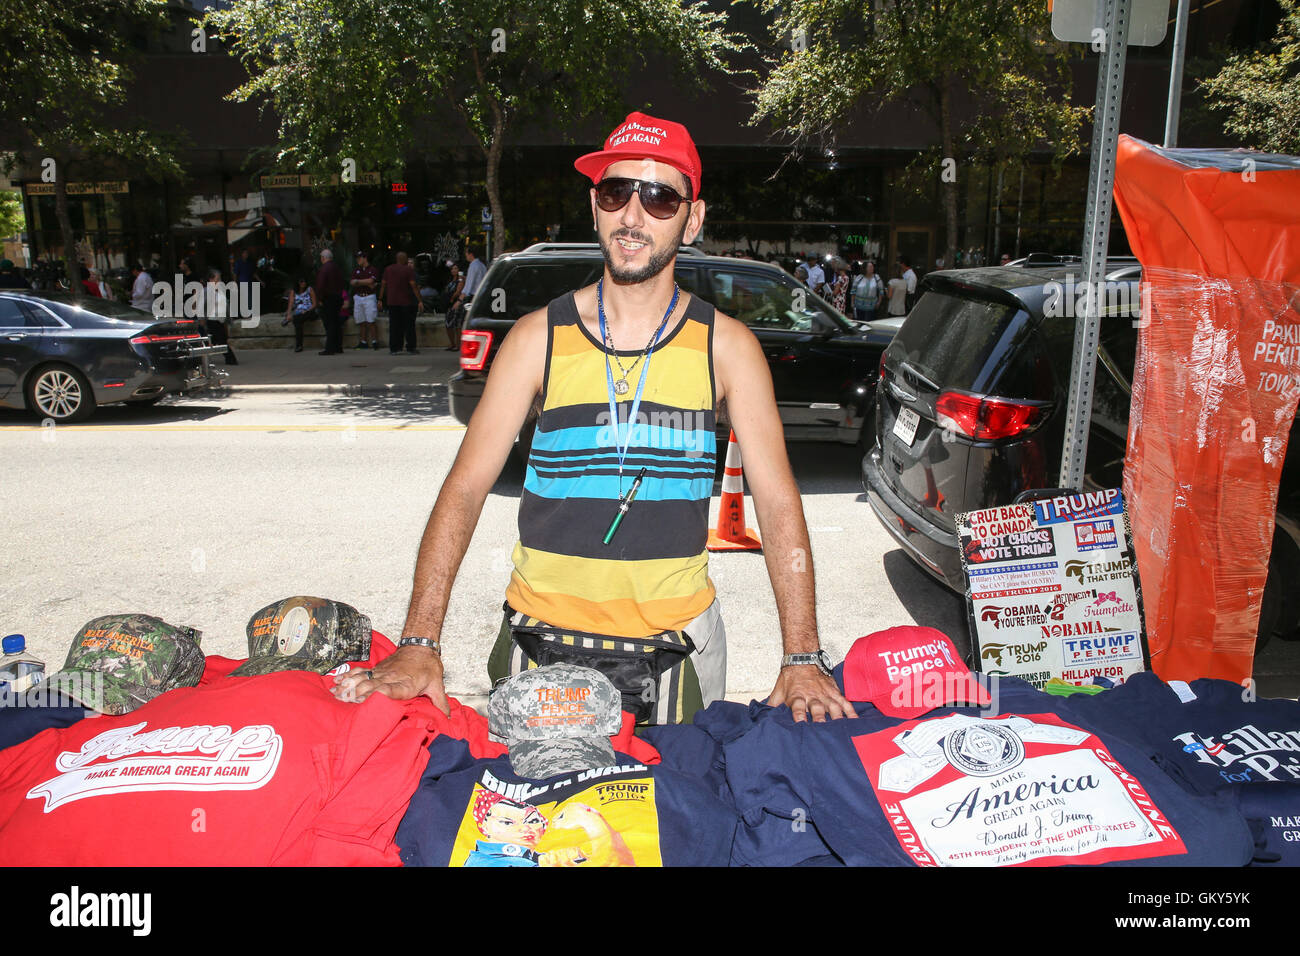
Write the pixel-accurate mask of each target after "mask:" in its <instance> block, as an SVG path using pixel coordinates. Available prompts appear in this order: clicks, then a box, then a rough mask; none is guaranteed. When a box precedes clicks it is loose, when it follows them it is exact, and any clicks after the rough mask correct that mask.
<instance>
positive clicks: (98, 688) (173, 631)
mask: <svg viewBox="0 0 1300 956" xmlns="http://www.w3.org/2000/svg"><path fill="white" fill-rule="evenodd" d="M201 633H202V632H200V631H197V630H195V629H194V628H192V627H177V626H175V625H173V624H168V623H167V622H166V621H164V620H162V619H161V618H157V617H153V616H152V615H149V614H108V615H105V616H104V617H97V618H95V619H94V620H93V621H90V622H89V623H87V624H86V625H85V626H84V627H83V628H82V629H81V630H80V631H78V632H77V636H76V637H75V638H73V641H72V648H71V650H69V651H68V659H67V662H66V663H65V664H64V665H63V669H62V670H61V671H59V672H58V673H57V674H53V675H51V676H50V678H49V679H48V680H47V681H46V682H45V684H44V692H45V693H46V694H56V693H61V694H64V695H66V696H68V697H71V698H72V699H73V700H78V701H80V702H81V703H82V704H84V705H85V706H87V707H89V708H90V709H91V710H97V711H99V712H100V713H103V714H112V715H114V716H116V715H119V714H126V713H130V712H131V711H133V710H135V709H136V708H137V707H140V706H142V705H144V704H147V703H149V701H151V700H153V699H154V698H155V697H157V696H158V695H159V694H163V693H165V692H167V691H169V690H174V689H175V688H177V687H193V686H194V685H195V684H197V683H198V682H199V678H200V677H202V676H203V665H204V661H203V651H202V649H201V648H200V647H199V636H200V634H201Z"/></svg>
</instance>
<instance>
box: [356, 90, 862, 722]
mask: <svg viewBox="0 0 1300 956" xmlns="http://www.w3.org/2000/svg"><path fill="white" fill-rule="evenodd" d="M574 165H575V166H576V167H577V169H578V171H579V172H581V173H583V174H584V175H585V176H587V177H589V179H590V181H591V188H590V189H589V190H588V197H589V202H590V204H591V215H592V219H593V224H594V226H595V230H596V235H597V238H598V240H599V243H600V249H601V255H602V257H603V258H604V263H603V266H604V267H603V269H602V271H601V275H600V279H599V281H598V282H596V283H593V284H592V285H588V286H586V287H584V288H581V289H577V290H574V291H572V292H568V293H565V294H564V295H560V296H557V297H556V298H554V299H553V300H552V301H551V302H550V303H549V304H548V305H547V306H546V307H545V308H542V309H538V310H536V311H534V312H530V313H528V314H527V315H524V316H523V317H522V318H520V319H519V320H518V321H517V322H515V323H514V325H513V327H512V328H511V330H510V334H509V335H508V336H507V337H506V340H505V344H504V345H503V346H502V348H501V351H500V354H499V355H498V356H497V358H496V361H495V362H494V364H493V366H492V370H491V372H490V374H489V375H488V379H487V384H486V386H485V390H484V392H483V395H482V398H481V400H480V403H479V406H478V412H477V413H476V414H475V415H474V417H473V419H472V420H471V421H470V424H469V426H468V431H467V432H466V434H465V439H464V441H463V442H462V443H461V452H460V454H459V455H458V456H457V458H456V461H455V463H454V464H453V465H452V468H451V471H450V472H449V473H448V474H447V476H446V478H445V479H444V480H443V481H442V482H441V487H440V490H439V493H438V499H437V503H436V504H435V505H434V507H433V511H432V514H431V515H430V517H429V520H428V522H427V524H426V526H425V529H424V535H423V537H422V539H421V542H420V548H419V554H418V558H417V560H416V565H415V576H414V582H413V586H412V591H411V600H410V605H409V610H408V613H407V617H406V623H405V625H404V626H403V628H402V632H401V633H402V637H401V639H400V640H399V642H398V644H399V646H398V649H397V651H396V652H395V653H394V654H391V655H390V656H388V657H386V658H385V659H384V660H382V661H380V662H379V663H378V664H376V665H375V666H374V668H373V669H360V668H354V669H353V670H351V671H349V672H348V673H347V674H341V675H339V676H338V677H336V678H335V686H334V688H333V690H334V693H335V694H336V695H337V696H338V697H339V698H340V699H342V700H348V701H364V700H365V699H366V698H367V697H368V696H369V695H370V694H372V693H376V692H378V693H381V694H384V695H386V696H388V697H391V698H394V699H406V698H411V697H414V696H416V695H419V694H424V695H426V696H428V697H430V698H431V699H432V700H433V702H434V704H435V705H437V706H438V707H440V708H441V709H443V710H444V711H446V710H447V708H448V706H449V704H448V700H447V695H446V688H445V686H444V683H443V666H442V657H441V651H442V646H441V645H440V644H439V639H440V637H442V638H445V639H447V640H452V639H453V637H454V635H453V634H452V633H451V631H450V629H447V630H444V629H443V622H444V620H445V618H446V613H447V607H448V602H449V600H450V599H451V596H452V583H453V582H454V581H455V580H456V576H457V571H458V570H459V569H460V565H461V561H462V559H463V558H464V555H465V553H466V550H467V548H468V546H469V542H470V539H471V537H472V535H473V532H474V528H475V526H476V524H477V523H478V520H479V516H480V514H481V513H482V508H483V503H484V501H485V500H486V498H487V496H488V494H489V493H490V492H491V490H492V487H493V485H494V484H495V482H496V480H497V476H498V475H499V474H500V472H501V468H502V466H503V465H504V464H505V461H506V457H507V456H508V455H509V453H510V449H511V447H512V446H513V445H514V444H515V440H516V437H517V436H518V435H519V432H520V430H521V429H522V428H523V427H524V425H525V423H526V421H527V419H528V418H529V416H530V413H531V411H532V409H533V406H534V402H535V401H536V400H537V399H538V397H539V396H541V411H540V418H538V420H537V429H536V436H537V437H536V438H535V440H534V444H533V448H532V452H531V453H530V460H529V465H528V475H529V479H528V487H526V488H525V489H524V492H523V495H522V497H521V498H520V501H519V530H520V539H519V541H518V542H517V543H516V544H515V546H514V549H513V555H514V572H513V574H512V577H511V582H510V585H509V587H508V588H507V590H506V597H507V602H508V603H507V605H506V608H505V616H504V619H503V621H502V626H501V630H500V631H499V632H498V637H497V644H496V646H495V647H494V648H493V651H492V654H491V655H490V657H489V659H488V680H489V684H491V683H494V682H495V680H496V679H497V678H498V677H505V676H507V675H509V674H512V673H518V672H520V671H521V670H523V669H525V668H527V667H529V666H534V663H535V662H534V661H533V658H531V657H530V656H529V651H528V650H527V648H532V650H533V653H536V654H539V655H540V654H544V655H546V657H547V658H548V659H558V660H559V661H561V662H566V663H579V662H582V663H585V665H586V666H592V667H596V668H597V669H600V667H601V666H602V665H603V666H605V667H608V668H610V669H611V670H612V671H613V672H614V673H613V677H614V680H615V683H616V685H617V686H618V687H619V690H620V691H621V692H622V697H623V701H624V705H625V707H627V709H629V710H634V711H636V716H637V719H638V720H639V721H640V722H654V723H676V722H689V721H690V720H691V719H692V718H693V717H694V715H695V713H696V712H697V711H699V710H700V709H701V708H703V707H705V706H707V705H708V704H709V703H711V702H712V701H714V700H718V699H721V698H722V697H723V696H724V695H725V692H726V687H725V683H726V661H725V651H726V633H725V628H724V626H723V622H722V613H721V609H720V608H719V606H718V602H717V599H716V593H715V588H714V585H713V583H712V581H711V580H710V578H709V573H708V572H709V566H708V565H709V553H708V551H707V550H706V547H705V545H706V540H707V538H708V530H709V527H708V526H709V498H710V495H711V494H712V492H713V482H714V473H715V465H716V463H715V457H716V455H715V452H716V449H715V447H714V445H715V441H714V437H713V436H714V433H715V427H716V422H715V420H714V407H715V401H716V402H723V401H725V402H726V403H727V407H728V409H729V412H730V418H731V423H732V425H733V426H734V427H735V429H736V435H737V438H738V440H739V442H740V444H741V446H742V447H743V448H744V449H745V454H746V456H752V458H750V460H751V461H754V462H756V463H758V464H757V466H756V467H755V468H754V471H753V473H754V478H753V479H752V481H751V487H750V490H751V491H752V493H753V495H754V505H755V508H756V509H757V511H758V514H759V515H761V516H762V517H761V518H760V522H761V523H762V525H763V534H764V541H763V546H764V549H765V550H766V551H767V553H768V554H771V555H789V554H797V555H800V556H801V558H800V561H799V562H798V563H797V567H796V566H795V565H794V564H792V562H789V561H786V560H784V559H782V560H773V561H771V562H770V563H769V565H768V572H769V574H770V576H771V578H772V582H771V583H772V589H773V592H774V593H775V594H776V613H775V614H773V615H771V616H770V620H769V623H768V624H767V625H766V626H767V627H771V628H772V629H776V628H777V627H778V626H779V627H780V632H781V639H782V644H783V647H784V650H785V654H786V656H785V657H783V658H782V659H781V666H780V670H779V674H778V676H777V678H776V682H775V686H774V687H773V689H772V691H771V693H770V694H769V695H768V697H767V703H768V704H769V705H770V706H772V707H781V706H783V705H789V706H790V708H791V710H792V711H793V718H794V720H796V721H803V720H805V719H808V718H811V719H812V720H816V721H823V720H826V719H828V718H830V719H834V718H841V717H850V718H852V717H855V716H856V712H855V711H854V709H853V705H852V704H850V703H849V702H848V701H847V700H845V699H844V696H843V694H841V693H840V691H839V690H838V688H837V687H836V684H835V680H834V678H833V677H832V676H831V671H830V667H829V664H828V660H827V658H826V655H825V653H824V652H822V651H821V650H820V649H819V648H820V642H819V640H818V636H817V618H816V594H815V589H814V587H813V574H812V567H811V565H810V564H809V563H808V560H807V555H809V554H810V552H811V548H810V547H809V544H808V528H807V524H806V521H805V519H804V514H803V505H802V502H801V500H800V497H799V487H798V485H797V484H796V483H795V479H794V475H793V474H792V472H791V470H790V462H789V457H788V456H787V454H786V448H785V439H784V437H783V435H782V430H781V417H780V414H779V413H778V411H777V407H776V402H775V399H774V398H773V395H772V385H771V372H770V371H769V370H768V366H767V359H766V357H765V356H764V354H763V349H762V347H761V346H760V345H759V342H758V340H757V339H756V338H755V337H754V333H753V332H751V331H750V330H749V329H748V328H747V327H746V326H745V325H744V324H743V323H742V322H739V321H737V320H736V319H734V318H731V317H730V316H727V315H723V314H721V313H720V312H718V311H717V310H716V309H715V308H714V307H713V306H712V305H710V304H709V303H708V302H706V301H704V300H703V299H700V298H698V297H696V296H694V295H692V294H691V293H690V292H689V291H686V290H682V289H680V288H678V286H677V284H676V283H675V282H674V279H673V276H674V266H675V265H676V262H677V257H678V254H679V250H680V248H681V246H682V245H683V242H684V241H685V242H686V243H690V242H691V241H693V240H694V239H695V238H696V237H697V236H698V235H699V234H700V231H701V230H702V229H703V227H704V214H705V207H704V203H703V202H702V201H700V200H699V196H700V159H699V153H698V152H697V151H696V149H695V145H694V143H693V142H692V141H691V138H690V134H689V133H688V132H687V130H686V128H685V127H684V126H681V125H680V124H678V123H673V122H670V121H668V120H663V119H657V118H655V117H652V116H646V115H644V114H641V113H633V114H632V115H630V116H629V117H628V118H627V119H626V120H625V121H624V122H623V124H622V125H621V126H620V127H619V128H618V129H616V130H615V131H614V132H613V133H611V134H610V136H609V137H608V138H607V139H606V141H605V148H604V150H602V151H600V152H596V153H591V154H588V155H586V156H582V157H580V158H579V159H578V160H577V162H576V163H575V164H574ZM670 341H671V343H672V347H671V348H665V347H662V346H665V345H666V344H667V343H669V342H670ZM643 395H644V396H645V398H646V401H647V404H648V405H652V406H653V411H652V412H649V413H648V412H647V411H646V409H644V408H641V400H642V396H643ZM607 400H608V406H609V411H608V412H601V414H600V418H602V419H604V420H605V425H604V427H603V428H602V427H592V426H593V425H595V424H596V421H597V417H596V415H595V408H596V407H597V405H599V407H601V408H604V407H605V405H606V401H607ZM593 403H595V404H593ZM620 409H621V410H620ZM638 409H640V410H639V411H638ZM646 414H650V415H651V421H654V419H655V417H657V416H663V417H664V418H667V419H672V420H673V421H674V422H676V423H679V424H676V425H675V426H674V427H672V428H660V427H654V426H652V427H650V428H646V427H644V426H636V427H629V426H627V425H625V424H624V423H636V422H637V420H638V418H640V417H641V416H644V415H646ZM606 415H608V418H606V417H605V416H606ZM683 421H687V422H690V423H691V424H690V425H687V426H686V427H685V428H683V426H682V425H681V424H680V423H681V422H683ZM699 441H702V442H703V444H702V445H701V444H698V442H699ZM701 452H703V454H701ZM625 463H626V464H625ZM643 480H644V481H645V483H646V484H645V489H644V492H645V493H644V494H643V495H642V496H641V497H639V498H638V497H637V491H638V489H639V488H640V487H641V482H642V481H643ZM647 645H650V646H647Z"/></svg>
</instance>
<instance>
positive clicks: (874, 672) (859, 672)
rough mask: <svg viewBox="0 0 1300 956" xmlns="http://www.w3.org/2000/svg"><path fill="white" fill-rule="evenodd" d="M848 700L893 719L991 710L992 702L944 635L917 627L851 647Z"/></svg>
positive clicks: (880, 634) (846, 680)
mask: <svg viewBox="0 0 1300 956" xmlns="http://www.w3.org/2000/svg"><path fill="white" fill-rule="evenodd" d="M844 696H845V697H847V698H848V699H849V700H858V701H869V702H870V703H872V704H875V705H876V709H877V710H879V711H880V712H881V713H882V714H888V715H889V716H891V717H919V716H920V715H921V714H924V713H927V712H929V711H931V710H934V708H936V707H943V706H945V705H947V704H977V705H979V706H980V707H987V706H988V705H989V702H990V700H991V698H990V697H989V692H988V691H987V690H985V688H984V687H983V685H981V684H980V682H979V681H978V680H977V679H976V678H975V675H974V674H972V673H971V670H970V668H969V667H967V666H966V665H965V664H963V663H962V661H961V658H960V657H959V656H958V654H957V648H956V647H955V646H954V645H953V643H952V641H950V640H949V639H948V636H947V635H946V634H944V633H943V632H942V631H937V630H935V629H934V628H932V627H916V626H914V625H905V626H902V627H891V628H889V629H887V630H884V631H877V632H876V633H875V634H868V635H867V636H866V637H860V638H858V639H857V640H856V641H854V642H853V646H852V647H851V648H849V654H848V657H846V658H844Z"/></svg>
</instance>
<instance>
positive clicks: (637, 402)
mask: <svg viewBox="0 0 1300 956" xmlns="http://www.w3.org/2000/svg"><path fill="white" fill-rule="evenodd" d="M604 285H605V279H604V277H602V278H601V280H600V281H599V282H597V283H596V314H597V316H599V318H600V343H601V347H602V348H604V346H605V344H606V338H605V297H604V293H603V288H604ZM679 295H681V289H680V288H679V287H678V286H677V285H675V284H674V285H673V300H672V301H671V302H669V303H668V311H667V312H665V313H664V317H663V320H662V321H661V322H660V323H659V328H658V329H657V330H655V337H654V341H653V342H651V343H650V348H649V350H648V351H647V352H646V356H645V362H644V363H643V364H642V366H641V378H640V380H639V381H638V382H637V384H636V394H635V395H634V396H633V397H632V408H631V409H630V410H629V411H630V413H629V415H628V420H627V435H626V440H625V441H623V442H621V443H620V441H619V437H620V435H621V434H622V429H621V428H620V427H619V421H618V402H617V401H616V400H615V398H614V371H613V369H611V368H610V367H609V356H608V355H607V356H606V357H605V387H606V388H607V389H608V391H609V422H610V425H611V426H612V427H613V428H614V451H615V452H616V453H617V454H618V477H619V481H620V486H619V491H620V493H621V492H622V490H623V489H622V485H621V482H622V478H623V461H624V459H626V458H627V452H628V449H629V448H631V447H632V429H633V427H634V426H635V425H636V421H637V419H636V415H637V412H638V411H639V410H640V408H641V392H642V391H643V390H644V389H645V379H646V373H647V372H649V371H650V356H651V355H653V354H654V349H655V346H656V345H658V344H659V336H661V335H663V334H664V327H665V326H666V325H667V324H668V316H670V315H672V314H673V309H675V308H677V297H678V296H679Z"/></svg>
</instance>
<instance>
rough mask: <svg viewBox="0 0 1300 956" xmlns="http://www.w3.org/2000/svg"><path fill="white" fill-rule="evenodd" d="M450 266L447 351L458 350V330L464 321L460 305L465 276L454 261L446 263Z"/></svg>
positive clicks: (447, 289)
mask: <svg viewBox="0 0 1300 956" xmlns="http://www.w3.org/2000/svg"><path fill="white" fill-rule="evenodd" d="M447 264H448V265H449V266H450V267H451V279H450V281H448V283H447V288H446V290H445V292H446V299H447V318H446V323H447V339H448V341H450V342H451V344H450V345H448V346H447V351H448V352H459V351H460V330H461V326H462V325H463V323H464V321H465V308H464V306H463V305H462V298H463V293H464V289H465V277H464V276H463V275H461V274H460V266H459V265H457V264H456V263H455V262H449V263H447Z"/></svg>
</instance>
